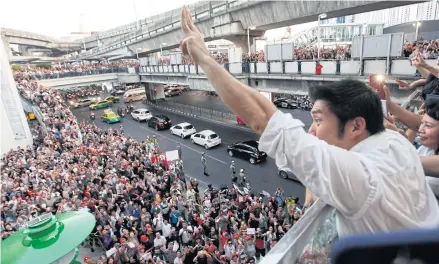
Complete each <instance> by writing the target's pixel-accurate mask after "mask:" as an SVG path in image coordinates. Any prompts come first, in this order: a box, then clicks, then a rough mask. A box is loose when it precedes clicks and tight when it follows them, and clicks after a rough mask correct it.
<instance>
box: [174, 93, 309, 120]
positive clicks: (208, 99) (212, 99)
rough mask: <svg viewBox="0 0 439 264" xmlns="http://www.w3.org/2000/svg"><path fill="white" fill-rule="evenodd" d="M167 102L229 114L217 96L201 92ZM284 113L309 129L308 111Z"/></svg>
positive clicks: (185, 94)
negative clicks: (300, 121) (298, 120)
mask: <svg viewBox="0 0 439 264" xmlns="http://www.w3.org/2000/svg"><path fill="white" fill-rule="evenodd" d="M166 100H167V101H169V102H174V103H179V104H184V105H192V106H197V107H200V108H205V109H211V110H215V111H219V112H224V113H231V111H230V110H229V109H228V108H227V106H226V105H225V104H224V103H223V102H222V101H221V100H220V99H219V97H217V96H210V95H205V93H204V92H202V91H185V92H183V93H182V94H181V95H179V96H173V97H167V98H166ZM281 110H282V112H284V113H290V114H291V115H292V116H293V117H294V118H297V119H300V120H302V122H303V123H304V124H305V127H306V128H309V127H310V126H311V123H312V118H311V114H310V112H309V111H305V110H300V109H281Z"/></svg>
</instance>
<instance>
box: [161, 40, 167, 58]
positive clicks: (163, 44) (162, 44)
mask: <svg viewBox="0 0 439 264" xmlns="http://www.w3.org/2000/svg"><path fill="white" fill-rule="evenodd" d="M165 45H168V44H167V43H165V42H164V43H160V56H161V55H162V53H163V46H165Z"/></svg>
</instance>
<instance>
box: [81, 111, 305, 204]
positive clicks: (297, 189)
mask: <svg viewBox="0 0 439 264" xmlns="http://www.w3.org/2000/svg"><path fill="white" fill-rule="evenodd" d="M127 105H128V104H124V103H122V102H121V103H115V104H113V105H112V107H111V108H113V109H116V108H122V109H125V108H129V106H130V105H132V106H133V110H132V112H131V113H130V114H129V115H126V116H125V118H122V120H121V125H122V126H123V131H124V134H125V135H127V136H131V137H134V138H135V139H137V140H139V141H143V140H145V139H146V137H148V136H149V137H153V136H155V137H156V138H157V140H158V141H159V144H160V147H161V149H163V151H172V150H176V149H177V148H178V145H180V146H181V148H182V151H181V152H182V160H183V163H184V164H185V170H187V171H186V172H185V173H186V175H188V176H189V177H193V178H196V179H197V180H199V181H200V182H204V183H206V184H209V183H212V184H213V185H214V186H217V187H218V186H221V185H224V184H226V185H229V186H230V185H231V177H232V173H231V172H230V165H231V164H232V161H234V164H235V166H236V168H237V169H238V170H240V169H244V170H245V171H246V178H247V180H248V181H249V184H250V186H251V188H252V190H253V191H254V192H261V191H267V192H273V191H275V190H276V188H278V187H279V186H284V189H285V190H286V192H287V194H291V195H293V194H294V195H295V196H298V197H299V198H300V199H303V198H304V188H303V186H302V185H301V184H300V183H299V182H296V181H294V180H291V179H294V177H293V176H291V174H292V173H291V172H285V171H284V170H281V169H280V168H278V167H277V166H276V164H275V162H274V160H273V159H271V158H268V157H267V155H266V154H265V153H263V152H260V151H259V150H258V139H259V135H257V134H255V133H253V132H250V131H249V130H248V129H246V128H242V127H237V126H233V125H226V124H220V123H217V122H208V121H206V120H200V119H197V118H194V117H191V116H186V115H180V114H176V113H173V112H168V111H164V110H158V109H148V108H147V107H145V104H143V103H142V102H133V103H130V104H129V105H128V107H127ZM101 111H102V113H103V112H104V111H108V110H104V109H97V110H95V112H96V116H101V115H102V113H101ZM140 112H142V113H145V114H147V117H146V118H143V117H142V118H138V117H139V113H140ZM73 113H74V114H75V115H76V116H77V118H78V119H79V121H82V120H89V118H88V116H89V110H88V109H87V108H78V109H74V110H73ZM139 119H140V120H141V121H143V120H145V121H146V122H139ZM94 122H95V123H96V125H97V126H98V127H100V128H103V129H106V128H109V127H113V129H118V125H114V124H108V123H105V122H99V121H98V120H96V121H94ZM202 153H205V158H206V167H207V170H208V174H209V176H204V173H203V172H204V168H203V166H204V165H203V164H202V162H201V161H200V158H201V155H202ZM285 174H287V175H288V176H287V177H285Z"/></svg>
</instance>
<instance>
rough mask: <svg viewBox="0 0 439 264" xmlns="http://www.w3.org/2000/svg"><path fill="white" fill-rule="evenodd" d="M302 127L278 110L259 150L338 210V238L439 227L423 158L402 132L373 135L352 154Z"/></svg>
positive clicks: (436, 209)
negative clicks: (426, 178)
mask: <svg viewBox="0 0 439 264" xmlns="http://www.w3.org/2000/svg"><path fill="white" fill-rule="evenodd" d="M302 127H303V123H302V122H301V121H300V120H298V119H293V117H292V116H291V115H290V114H284V113H282V112H281V111H277V112H276V113H275V114H274V115H273V116H272V117H271V119H270V121H269V123H268V125H267V127H266V129H265V131H264V133H263V134H262V136H261V139H260V142H259V148H260V150H262V151H265V152H267V154H268V155H269V156H270V157H273V158H275V159H276V164H277V166H278V167H282V166H285V167H287V168H288V169H290V170H291V171H292V172H293V173H294V174H295V175H296V176H297V178H298V179H299V180H300V181H301V182H302V183H303V184H304V185H305V186H306V187H308V188H309V189H310V190H311V192H312V193H314V194H315V195H316V196H317V197H319V198H320V199H321V200H322V201H324V202H325V203H327V204H329V205H331V206H333V207H334V208H336V209H337V230H338V234H339V236H343V235H347V234H355V233H374V232H388V231H391V230H397V229H407V228H418V227H423V228H434V227H438V226H439V205H438V203H437V201H436V199H435V196H434V194H433V192H432V191H431V189H430V188H429V187H428V185H427V183H426V180H425V176H424V170H423V168H422V164H421V161H420V159H419V155H418V153H417V152H416V149H415V148H413V146H412V145H411V144H410V143H409V142H408V140H407V139H405V138H404V137H402V136H401V135H400V134H399V133H397V132H395V131H385V132H382V133H379V134H376V135H373V136H370V137H368V138H367V139H365V140H363V141H362V142H360V143H358V144H357V145H355V146H354V147H353V148H352V149H351V150H350V151H347V150H344V149H341V148H338V147H335V146H332V145H328V144H327V143H326V142H324V141H322V140H319V139H318V138H317V137H315V136H312V135H310V134H308V133H306V132H305V131H304V130H303V128H302Z"/></svg>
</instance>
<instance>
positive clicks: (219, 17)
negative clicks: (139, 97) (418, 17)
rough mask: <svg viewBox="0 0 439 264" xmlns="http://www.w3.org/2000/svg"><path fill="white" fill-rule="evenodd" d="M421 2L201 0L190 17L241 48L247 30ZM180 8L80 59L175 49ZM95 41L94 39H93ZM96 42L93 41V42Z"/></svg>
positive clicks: (207, 32)
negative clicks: (164, 17)
mask: <svg viewBox="0 0 439 264" xmlns="http://www.w3.org/2000/svg"><path fill="white" fill-rule="evenodd" d="M419 2H425V1H367V0H362V1H304V0H300V1H273V2H272V1H231V2H201V3H202V5H198V6H197V11H196V12H194V11H192V12H193V18H194V21H195V23H196V25H197V27H198V28H199V29H200V31H201V33H202V34H203V35H204V36H205V39H206V41H210V40H215V39H220V38H224V39H228V40H231V41H233V42H234V43H235V44H237V46H240V47H242V48H243V49H244V50H245V49H246V48H247V29H248V28H250V27H256V29H255V30H251V31H250V35H251V40H252V39H253V37H256V36H260V35H262V34H264V32H265V31H266V30H268V29H274V28H279V27H283V26H287V25H293V24H302V23H307V22H312V21H316V20H317V17H318V15H319V14H321V13H326V14H327V18H333V17H339V16H346V15H351V14H357V13H362V12H368V11H373V10H380V9H385V8H390V7H396V6H402V5H407V4H412V3H419ZM180 13H181V9H180V8H178V9H174V10H172V11H169V14H171V15H170V16H168V19H166V20H165V21H163V22H156V23H154V25H150V26H146V27H145V28H143V29H142V28H141V29H139V30H138V33H137V34H134V33H132V32H131V33H130V34H128V35H130V36H131V37H129V38H127V37H126V36H125V37H124V38H123V40H121V41H116V42H113V43H112V44H110V45H102V46H100V47H97V48H94V49H92V50H89V51H87V52H85V53H82V54H80V55H79V57H80V58H83V59H99V58H102V57H111V56H117V55H120V54H123V53H126V52H127V50H128V51H130V52H131V53H133V54H136V53H137V52H138V51H140V54H142V53H145V54H146V53H151V52H157V51H159V50H160V48H161V46H163V45H162V43H166V45H164V46H163V49H170V48H176V47H178V45H179V42H180V40H181V39H183V37H184V36H183V33H182V32H181V29H180V27H181V24H180ZM96 41H97V40H96ZM96 45H97V44H96Z"/></svg>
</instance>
